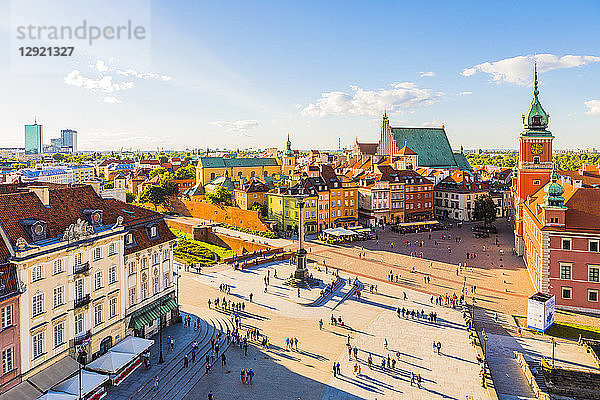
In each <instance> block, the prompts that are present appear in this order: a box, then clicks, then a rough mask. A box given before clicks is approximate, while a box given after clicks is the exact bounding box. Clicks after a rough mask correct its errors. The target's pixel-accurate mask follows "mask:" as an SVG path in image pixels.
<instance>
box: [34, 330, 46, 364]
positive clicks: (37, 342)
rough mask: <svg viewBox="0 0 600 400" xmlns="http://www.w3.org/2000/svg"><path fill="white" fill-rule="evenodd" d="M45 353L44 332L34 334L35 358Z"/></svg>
mask: <svg viewBox="0 0 600 400" xmlns="http://www.w3.org/2000/svg"><path fill="white" fill-rule="evenodd" d="M43 354H44V332H43V331H42V332H40V333H38V334H37V335H33V359H34V360H35V359H36V358H38V357H40V356H41V355H43Z"/></svg>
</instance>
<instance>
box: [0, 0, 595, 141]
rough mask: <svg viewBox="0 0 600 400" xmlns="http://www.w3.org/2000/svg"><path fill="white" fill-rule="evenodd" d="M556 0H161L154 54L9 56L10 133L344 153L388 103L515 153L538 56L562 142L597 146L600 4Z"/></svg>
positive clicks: (453, 136) (421, 120)
mask: <svg viewBox="0 0 600 400" xmlns="http://www.w3.org/2000/svg"><path fill="white" fill-rule="evenodd" d="M540 4H541V3H540ZM544 4H545V7H539V4H538V3H535V2H533V3H528V4H527V5H525V6H520V7H519V9H518V10H516V9H515V10H511V9H505V8H502V9H497V10H496V9H494V11H493V16H488V15H489V11H490V9H491V8H490V7H489V6H487V5H485V6H484V5H481V6H477V5H476V6H467V5H452V6H449V5H443V4H440V5H437V6H436V7H435V8H434V7H433V6H426V5H411V9H410V10H407V9H406V4H402V3H391V2H390V3H387V2H380V3H375V4H369V5H361V4H358V3H350V4H346V3H345V4H344V7H341V5H336V4H330V5H323V4H319V5H317V4H315V3H305V4H302V5H294V6H290V5H286V6H281V7H273V6H270V5H268V3H261V4H258V5H252V6H249V5H246V4H243V3H236V4H230V5H228V7H227V8H225V6H223V5H217V4H210V3H201V4H192V3H181V5H179V6H178V7H176V8H174V7H172V8H169V7H168V6H166V5H165V4H163V3H159V2H152V7H151V15H152V24H151V33H152V36H151V38H152V41H151V45H152V50H151V54H150V58H151V63H150V64H149V65H146V63H139V64H138V65H136V63H135V61H132V60H126V61H125V60H123V59H122V58H119V59H118V60H117V59H112V60H111V58H110V57H109V56H108V55H107V54H101V55H98V54H91V53H89V54H85V55H84V54H77V55H76V56H74V57H73V59H72V60H70V61H69V62H70V63H71V64H70V65H68V66H66V67H65V69H64V71H62V72H61V73H48V74H43V73H38V74H31V73H28V74H19V73H13V72H12V71H11V69H10V66H9V65H6V64H4V65H2V66H1V67H0V68H2V70H0V72H2V74H1V76H2V78H0V79H1V80H2V84H3V87H5V88H6V89H5V90H6V93H7V95H6V96H5V101H4V103H3V107H2V111H0V113H1V114H0V115H2V118H1V119H0V129H1V130H2V132H3V135H2V136H3V138H4V140H3V143H2V145H3V146H4V147H17V146H18V147H21V146H23V125H25V124H30V123H31V122H32V121H33V118H34V116H35V117H37V119H38V121H39V123H42V124H43V125H44V131H45V132H44V134H45V142H49V138H50V137H56V136H59V134H60V130H61V129H65V128H67V127H72V128H73V129H76V130H77V131H78V132H79V138H78V141H79V148H80V149H81V150H84V151H85V150H108V151H110V150H115V151H116V150H119V149H120V148H121V147H123V148H127V149H129V148H132V149H134V150H137V149H141V150H156V149H157V148H165V149H185V148H204V147H206V146H208V147H211V148H216V147H219V148H223V147H227V148H238V147H239V148H249V147H254V148H266V147H279V148H282V147H283V146H284V143H285V138H286V137H287V134H288V133H290V134H291V137H292V142H293V144H294V147H295V148H302V149H309V148H317V149H332V148H333V149H335V148H337V147H338V140H341V144H342V147H350V146H351V145H352V143H353V142H354V140H355V138H356V137H358V139H359V141H367V142H369V141H375V140H377V138H378V135H379V125H380V121H381V115H382V114H383V111H384V109H386V108H387V111H388V114H390V121H391V124H392V126H441V125H442V124H444V125H445V127H446V130H447V133H448V137H449V139H450V142H451V145H452V147H453V148H455V149H458V148H460V146H461V145H462V146H464V148H465V149H477V148H506V149H511V148H514V139H515V138H516V137H517V136H518V135H519V133H520V131H521V130H522V123H521V114H523V113H524V112H526V111H527V108H528V106H529V102H530V100H531V90H532V89H531V86H530V83H531V79H532V75H533V71H532V70H533V65H532V64H533V57H534V55H535V54H536V53H537V56H536V57H537V60H538V66H539V73H540V100H541V101H542V103H543V104H544V106H545V108H546V109H547V110H548V112H549V113H550V115H551V120H550V128H551V130H552V132H553V133H554V134H555V136H556V146H555V147H556V148H557V149H564V148H587V147H598V144H596V143H593V142H590V138H591V137H595V136H594V133H596V132H598V128H597V126H598V122H600V96H598V95H597V93H598V92H599V89H600V83H599V82H598V80H597V79H594V77H596V76H597V75H598V72H600V54H599V53H597V52H595V47H594V38H595V37H597V36H598V33H600V32H599V30H600V28H598V26H597V24H596V23H595V21H597V17H598V16H599V14H600V7H598V5H596V4H594V3H592V2H577V3H574V4H570V5H569V7H568V8H567V7H564V6H562V5H560V4H559V3H558V2H556V3H550V4H548V3H544ZM0 7H2V8H3V9H6V10H7V11H8V10H9V5H8V3H7V2H3V3H0ZM129 10H130V8H127V7H124V9H123V10H120V12H121V13H124V14H127V12H128V11H129ZM46 12H47V13H48V15H49V16H52V15H53V13H54V11H46ZM2 14H3V15H4V16H3V17H0V26H1V30H2V32H3V35H2V36H1V37H2V38H1V39H0V42H8V40H9V39H10V36H11V35H13V31H12V30H11V29H12V27H11V24H10V21H9V18H8V16H7V15H8V14H9V13H8V12H6V13H2ZM384 15H392V16H393V15H403V16H404V18H402V19H400V21H401V22H395V21H397V20H396V19H395V18H394V17H391V18H390V19H389V20H386V18H385V17H383V16H384ZM424 15H425V16H426V18H423V16H424ZM225 16H226V18H227V21H229V22H228V23H223V20H222V18H224V17H225ZM532 16H535V18H533V20H532ZM575 16H576V18H575ZM532 21H533V22H532ZM565 21H566V22H565ZM302 27H304V28H305V29H300V28H302ZM424 27H425V29H423V28H424ZM490 37H493V38H494V43H493V45H490V43H489V42H488V40H487V39H486V38H490ZM33 92H35V94H36V95H35V96H31V93H33ZM8 99H10V101H9V100H8ZM567 138H568V139H567ZM567 140H568V141H567Z"/></svg>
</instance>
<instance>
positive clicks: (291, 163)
mask: <svg viewBox="0 0 600 400" xmlns="http://www.w3.org/2000/svg"><path fill="white" fill-rule="evenodd" d="M295 169H296V154H295V153H294V150H292V142H291V141H290V134H289V133H288V137H287V142H286V143H285V151H284V152H283V159H282V164H281V173H282V174H283V175H287V176H290V175H291V174H292V173H293V172H294V170H295Z"/></svg>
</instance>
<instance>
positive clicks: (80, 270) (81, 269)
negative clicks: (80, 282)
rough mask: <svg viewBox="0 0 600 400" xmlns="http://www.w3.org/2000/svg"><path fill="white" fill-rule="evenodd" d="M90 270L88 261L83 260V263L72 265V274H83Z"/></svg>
mask: <svg viewBox="0 0 600 400" xmlns="http://www.w3.org/2000/svg"><path fill="white" fill-rule="evenodd" d="M89 270H90V263H89V262H85V263H83V264H79V265H74V266H73V274H75V275H77V274H85V273H87V272H88V271H89Z"/></svg>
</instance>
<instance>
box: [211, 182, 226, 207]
mask: <svg viewBox="0 0 600 400" xmlns="http://www.w3.org/2000/svg"><path fill="white" fill-rule="evenodd" d="M206 201H208V202H209V203H211V204H223V205H226V206H229V205H231V192H230V191H229V190H227V189H226V188H225V187H223V186H218V187H217V188H216V189H215V190H214V191H213V192H212V193H208V194H207V195H206Z"/></svg>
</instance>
